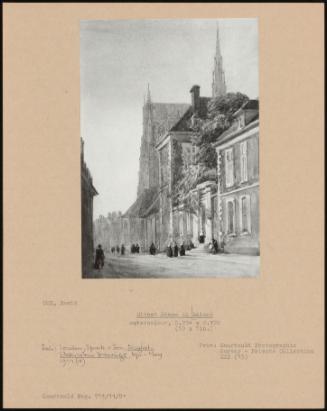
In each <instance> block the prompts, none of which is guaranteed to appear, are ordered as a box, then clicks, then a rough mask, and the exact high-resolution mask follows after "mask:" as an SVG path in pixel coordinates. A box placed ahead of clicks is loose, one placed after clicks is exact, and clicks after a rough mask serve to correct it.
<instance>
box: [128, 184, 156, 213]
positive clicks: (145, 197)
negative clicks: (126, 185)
mask: <svg viewBox="0 0 327 411" xmlns="http://www.w3.org/2000/svg"><path fill="white" fill-rule="evenodd" d="M157 197H158V189H157V187H153V188H148V189H146V190H144V191H143V193H142V194H141V195H139V196H138V198H137V199H136V201H135V202H134V203H133V204H132V205H131V206H130V208H129V209H128V210H127V211H126V212H125V213H124V214H123V217H146V216H147V215H148V214H149V212H150V211H151V213H154V212H156V211H158V210H156V208H157V207H156V206H157V203H156V200H157ZM158 209H159V208H158Z"/></svg>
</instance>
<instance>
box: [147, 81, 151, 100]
mask: <svg viewBox="0 0 327 411" xmlns="http://www.w3.org/2000/svg"><path fill="white" fill-rule="evenodd" d="M146 102H147V103H151V93H150V84H149V83H148V90H147V95H146Z"/></svg>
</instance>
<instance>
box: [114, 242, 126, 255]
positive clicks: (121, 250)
mask: <svg viewBox="0 0 327 411" xmlns="http://www.w3.org/2000/svg"><path fill="white" fill-rule="evenodd" d="M111 253H112V254H116V253H117V254H121V255H124V254H125V246H124V244H122V245H121V247H119V245H116V247H111Z"/></svg>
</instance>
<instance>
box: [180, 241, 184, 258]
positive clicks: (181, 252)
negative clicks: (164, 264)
mask: <svg viewBox="0 0 327 411" xmlns="http://www.w3.org/2000/svg"><path fill="white" fill-rule="evenodd" d="M179 255H180V256H184V255H185V247H184V244H182V245H181V248H180V250H179Z"/></svg>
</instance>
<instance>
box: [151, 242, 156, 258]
mask: <svg viewBox="0 0 327 411" xmlns="http://www.w3.org/2000/svg"><path fill="white" fill-rule="evenodd" d="M150 254H151V255H155V254H156V246H155V245H154V244H153V243H152V244H151V245H150Z"/></svg>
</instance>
